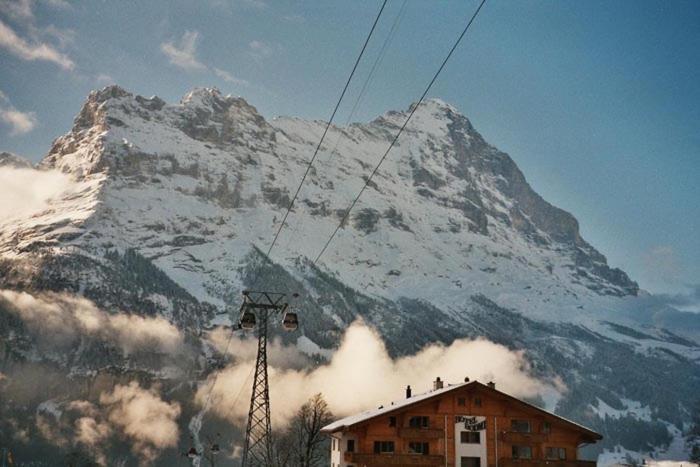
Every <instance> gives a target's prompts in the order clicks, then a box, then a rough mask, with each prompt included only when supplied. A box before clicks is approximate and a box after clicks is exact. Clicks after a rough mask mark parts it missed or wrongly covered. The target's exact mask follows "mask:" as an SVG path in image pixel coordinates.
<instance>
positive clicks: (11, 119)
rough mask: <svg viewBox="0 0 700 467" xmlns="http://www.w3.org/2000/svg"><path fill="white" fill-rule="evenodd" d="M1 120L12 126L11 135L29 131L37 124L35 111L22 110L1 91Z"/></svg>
mask: <svg viewBox="0 0 700 467" xmlns="http://www.w3.org/2000/svg"><path fill="white" fill-rule="evenodd" d="M0 121H2V122H4V123H5V124H6V125H8V126H9V127H10V134H11V135H13V136H14V135H23V134H25V133H29V132H30V131H32V130H33V129H34V127H35V126H36V124H37V119H36V115H35V114H34V112H20V111H19V110H17V109H16V108H14V106H13V105H12V103H11V102H10V99H9V98H8V97H7V95H6V94H5V93H4V92H2V91H0Z"/></svg>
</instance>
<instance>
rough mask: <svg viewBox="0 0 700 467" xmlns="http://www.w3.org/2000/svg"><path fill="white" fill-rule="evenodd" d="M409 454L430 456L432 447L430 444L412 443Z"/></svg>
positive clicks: (409, 446) (409, 444) (409, 445)
mask: <svg viewBox="0 0 700 467" xmlns="http://www.w3.org/2000/svg"><path fill="white" fill-rule="evenodd" d="M408 452H409V453H410V454H423V455H424V456H427V455H428V454H430V445H429V444H428V443H422V442H421V443H419V442H410V443H408Z"/></svg>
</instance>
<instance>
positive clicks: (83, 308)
mask: <svg viewBox="0 0 700 467" xmlns="http://www.w3.org/2000/svg"><path fill="white" fill-rule="evenodd" d="M0 301H4V302H6V304H7V308H8V309H9V311H10V312H14V313H15V314H16V315H18V316H19V317H20V319H22V321H24V323H25V324H26V325H27V327H28V328H29V330H30V331H31V332H33V333H36V334H38V335H40V336H41V337H42V338H43V339H42V342H43V343H44V344H46V343H51V344H54V345H57V346H63V345H69V344H71V343H72V342H74V341H75V339H77V338H78V337H80V336H91V337H94V338H97V339H101V340H103V341H106V342H110V343H113V344H115V345H117V346H119V347H120V348H121V349H122V350H123V351H124V352H125V353H131V352H134V351H136V350H151V349H152V350H159V351H162V352H166V353H174V352H177V351H178V350H179V349H180V348H181V346H182V345H183V336H182V334H181V333H180V331H179V330H178V329H177V328H176V327H175V326H173V325H172V324H171V323H169V322H168V321H167V320H165V319H163V318H161V317H155V318H144V317H141V316H138V315H129V314H125V313H114V314H110V313H107V312H105V311H103V310H100V309H99V308H97V306H96V305H95V304H94V303H93V302H91V301H90V300H88V299H86V298H82V297H78V296H73V295H68V294H62V293H48V292H47V293H44V294H42V295H36V296H35V295H31V294H28V293H26V292H15V291H13V290H0Z"/></svg>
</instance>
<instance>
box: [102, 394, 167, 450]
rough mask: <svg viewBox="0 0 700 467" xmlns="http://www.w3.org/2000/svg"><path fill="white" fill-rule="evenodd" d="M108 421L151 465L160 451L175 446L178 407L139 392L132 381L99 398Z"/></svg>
mask: <svg viewBox="0 0 700 467" xmlns="http://www.w3.org/2000/svg"><path fill="white" fill-rule="evenodd" d="M100 404H102V405H103V406H106V408H107V410H108V412H109V415H108V420H109V421H110V422H111V423H112V424H113V425H114V426H116V427H118V428H119V429H120V430H121V432H122V433H124V434H125V435H126V436H127V437H128V438H129V439H130V440H131V442H132V450H133V451H134V452H135V453H136V454H138V455H140V456H141V457H142V458H144V459H145V460H146V461H147V462H152V461H153V460H155V458H156V457H157V456H158V453H159V451H160V450H162V449H165V448H168V447H174V446H176V445H177V441H178V438H179V436H180V432H179V429H178V425H177V418H178V417H179V416H180V412H181V410H180V405H179V404H178V403H177V402H171V403H168V402H166V401H164V400H162V399H161V398H160V395H159V394H158V392H157V391H156V390H155V388H151V389H143V388H141V386H140V385H139V383H137V382H136V381H132V382H131V383H129V384H128V385H126V386H124V385H117V386H116V387H115V388H114V390H113V391H112V392H111V393H102V394H101V395H100Z"/></svg>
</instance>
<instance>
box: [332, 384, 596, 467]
mask: <svg viewBox="0 0 700 467" xmlns="http://www.w3.org/2000/svg"><path fill="white" fill-rule="evenodd" d="M322 431H323V432H324V433H326V434H328V435H329V436H330V437H331V467H389V466H391V467H399V466H434V467H438V466H444V467H536V466H549V467H595V465H596V464H595V462H593V461H585V460H581V459H580V458H579V448H581V447H582V446H584V445H586V444H592V443H595V442H596V441H599V440H601V439H602V436H601V435H599V434H598V433H596V432H594V431H592V430H589V429H588V428H586V427H584V426H581V425H579V424H577V423H574V422H572V421H569V420H567V419H565V418H562V417H559V416H557V415H554V414H553V413H550V412H547V411H546V410H543V409H540V408H539V407H536V406H534V405H532V404H528V403H527V402H524V401H522V400H520V399H517V398H515V397H513V396H510V395H508V394H506V393H504V392H501V391H498V390H497V389H496V388H495V385H494V384H493V383H488V384H482V383H479V382H478V381H472V382H469V381H467V382H464V383H461V384H456V385H449V386H447V387H444V385H443V382H442V381H440V378H438V379H437V380H436V381H435V382H434V383H433V390H432V391H430V392H427V393H425V394H420V395H416V396H412V394H411V388H410V386H409V387H408V388H406V399H404V400H401V401H398V402H394V403H392V404H391V405H387V406H383V407H379V408H378V409H376V410H370V411H367V412H363V413H360V414H356V415H352V416H349V417H346V418H343V419H341V420H338V421H336V422H334V423H332V424H330V425H328V426H326V427H324V428H323V430H322Z"/></svg>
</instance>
